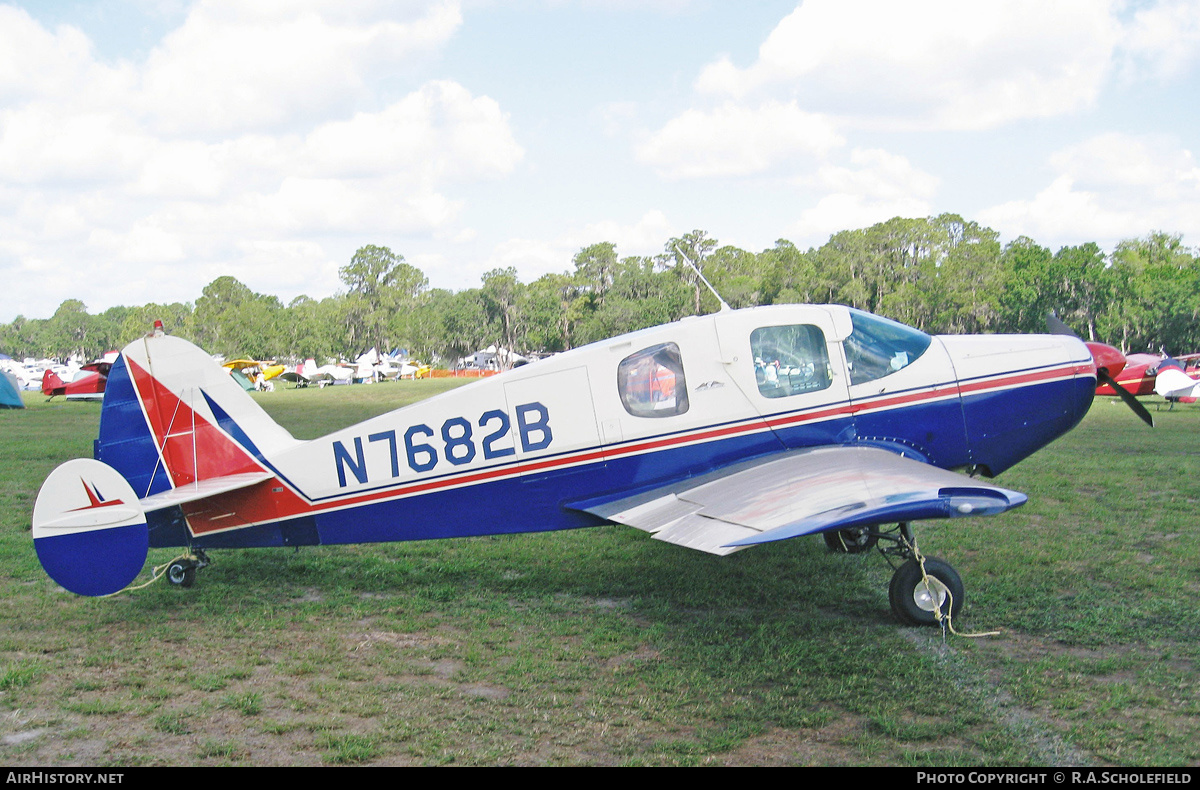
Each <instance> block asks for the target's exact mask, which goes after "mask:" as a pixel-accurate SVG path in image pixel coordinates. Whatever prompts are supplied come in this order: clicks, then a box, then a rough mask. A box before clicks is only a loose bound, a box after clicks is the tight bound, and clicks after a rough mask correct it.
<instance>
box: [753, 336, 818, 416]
mask: <svg viewBox="0 0 1200 790" xmlns="http://www.w3.org/2000/svg"><path fill="white" fill-rule="evenodd" d="M750 351H751V353H752V354H753V355H754V377H755V380H757V382H758V391H759V392H760V393H762V394H763V395H764V396H766V397H768V398H786V397H788V396H790V395H800V394H803V393H805V392H817V391H819V390H823V389H825V388H826V387H828V386H829V383H830V381H831V376H830V371H829V352H828V350H826V347H825V333H824V332H822V331H821V330H820V329H819V328H817V327H815V326H812V325H811V324H795V325H789V326H764V327H761V328H759V329H755V330H754V331H753V332H751V333H750Z"/></svg>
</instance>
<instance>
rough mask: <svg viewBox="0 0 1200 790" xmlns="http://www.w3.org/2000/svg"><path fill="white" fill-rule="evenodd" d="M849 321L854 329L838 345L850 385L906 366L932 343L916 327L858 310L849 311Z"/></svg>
mask: <svg viewBox="0 0 1200 790" xmlns="http://www.w3.org/2000/svg"><path fill="white" fill-rule="evenodd" d="M850 321H851V323H853V325H854V331H852V332H851V333H850V336H849V337H848V338H846V340H845V342H843V343H842V346H843V348H845V350H846V366H847V367H849V368H850V383H851V384H863V383H865V382H868V381H874V380H875V379H880V378H883V377H884V376H887V375H890V374H892V373H895V372H896V371H898V370H901V369H902V368H906V367H908V366H909V365H911V364H912V363H914V362H916V361H917V358H918V357H920V356H921V355H922V354H924V353H925V349H927V348H929V344H930V343H931V342H932V339H931V338H930V337H929V335H927V334H925V333H924V332H922V331H921V330H919V329H913V328H912V327H911V326H905V325H904V324H900V323H897V322H895V321H891V320H889V319H887V318H880V317H879V316H877V315H872V314H870V313H864V312H862V311H861V310H851V311H850Z"/></svg>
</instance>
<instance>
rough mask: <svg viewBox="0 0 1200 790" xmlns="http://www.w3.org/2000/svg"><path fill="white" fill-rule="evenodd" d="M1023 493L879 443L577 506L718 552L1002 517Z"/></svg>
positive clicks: (772, 461)
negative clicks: (838, 533) (831, 533)
mask: <svg viewBox="0 0 1200 790" xmlns="http://www.w3.org/2000/svg"><path fill="white" fill-rule="evenodd" d="M1025 499H1026V498H1025V495H1024V494H1021V493H1018V492H1016V491H1009V490H1007V489H1004V488H1000V487H999V486H994V485H991V484H989V483H984V482H981V481H978V480H974V479H972V478H969V477H966V476H964V475H960V474H958V473H956V472H949V471H947V470H945V469H940V468H938V467H935V466H931V465H929V464H926V463H923V462H921V461H917V460H914V459H911V458H904V457H903V456H900V455H897V454H896V453H893V452H889V451H887V450H883V449H879V448H875V447H822V448H815V449H809V450H801V451H796V452H792V453H788V454H786V455H783V456H776V457H772V458H768V459H764V460H762V461H759V462H753V463H750V464H743V465H739V466H738V467H736V468H733V469H730V470H728V471H727V472H725V473H717V474H715V475H709V476H707V477H706V478H704V479H702V480H699V481H690V482H685V483H683V484H675V485H672V486H668V487H665V488H663V489H660V490H657V491H650V492H643V493H641V494H639V495H637V496H634V497H629V498H627V499H621V500H615V501H609V502H602V503H595V502H592V503H584V504H582V505H580V506H578V507H577V509H579V510H584V511H586V512H588V513H592V514H593V515H597V516H600V517H601V518H605V519H608V520H609V521H614V522H616V523H618V524H626V525H629V526H632V527H636V528H638V529H642V530H644V531H646V532H649V533H651V535H653V536H654V538H655V539H657V540H665V541H668V542H670V543H676V544H679V545H682V546H688V547H690V548H695V549H699V550H701V551H706V552H709V553H712V554H721V555H724V554H729V553H731V552H733V551H737V550H738V549H740V548H744V547H746V546H751V545H755V544H758V543H768V542H772V541H777V540H786V539H788V538H793V537H797V536H800V535H808V534H812V533H816V532H824V531H827V530H832V529H840V528H845V527H850V526H867V525H874V524H886V523H895V522H899V521H916V520H924V519H931V518H953V517H957V516H969V515H992V514H995V513H1001V512H1003V511H1005V510H1008V509H1010V508H1013V507H1017V506H1018V505H1021V504H1023V503H1024V502H1025Z"/></svg>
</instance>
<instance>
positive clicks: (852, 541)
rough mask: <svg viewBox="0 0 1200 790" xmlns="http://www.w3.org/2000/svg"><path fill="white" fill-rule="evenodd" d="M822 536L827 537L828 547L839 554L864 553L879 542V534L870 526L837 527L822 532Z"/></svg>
mask: <svg viewBox="0 0 1200 790" xmlns="http://www.w3.org/2000/svg"><path fill="white" fill-rule="evenodd" d="M821 537H823V538H825V547H826V548H828V549H829V550H830V551H835V552H838V553H839V554H862V553H863V552H864V551H870V550H871V549H873V548H875V544H876V543H878V542H879V536H878V535H876V534H875V533H874V532H873V531H872V530H871V528H870V527H851V528H849V529H835V530H833V531H832V532H823V533H821Z"/></svg>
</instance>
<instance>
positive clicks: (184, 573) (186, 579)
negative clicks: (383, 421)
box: [165, 549, 209, 587]
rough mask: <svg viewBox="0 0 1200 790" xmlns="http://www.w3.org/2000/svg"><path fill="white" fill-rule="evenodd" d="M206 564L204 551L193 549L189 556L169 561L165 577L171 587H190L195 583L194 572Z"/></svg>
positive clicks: (206, 556) (206, 558)
mask: <svg viewBox="0 0 1200 790" xmlns="http://www.w3.org/2000/svg"><path fill="white" fill-rule="evenodd" d="M208 564H209V561H208V555H207V554H205V553H204V550H203V549H193V550H192V553H191V555H189V556H186V557H180V558H178V559H175V560H171V564H170V565H168V566H167V571H166V574H165V575H166V577H167V581H168V582H169V583H170V584H171V586H173V587H191V586H192V585H193V584H195V583H196V571H198V570H200V569H201V568H204V567H207V566H208Z"/></svg>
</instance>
